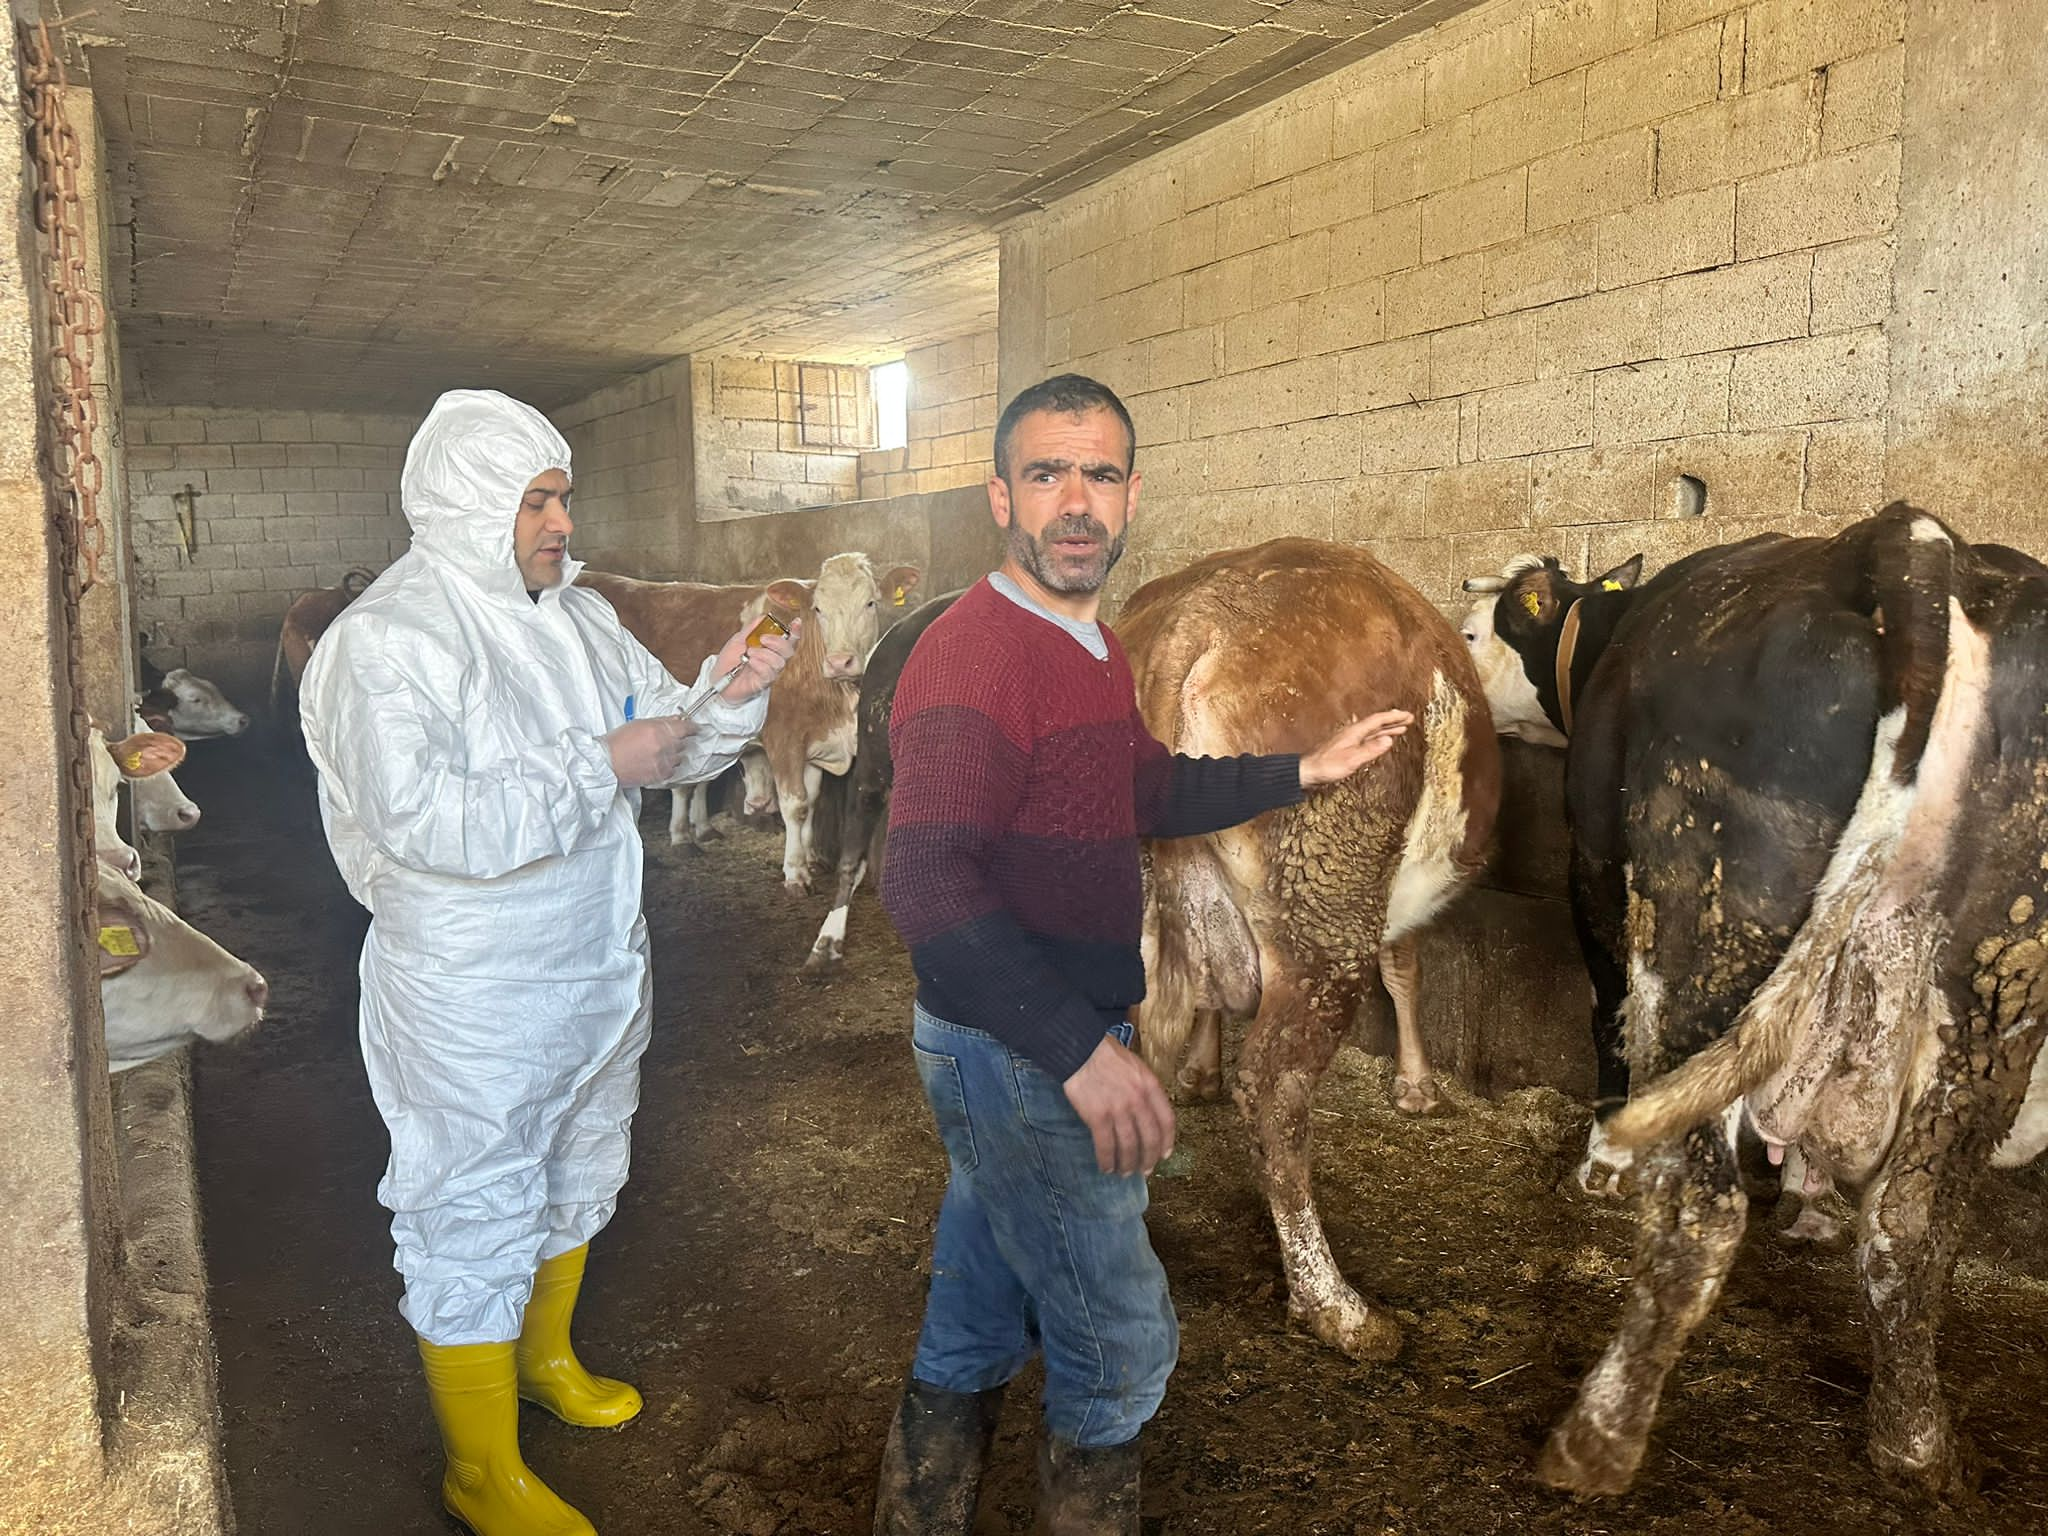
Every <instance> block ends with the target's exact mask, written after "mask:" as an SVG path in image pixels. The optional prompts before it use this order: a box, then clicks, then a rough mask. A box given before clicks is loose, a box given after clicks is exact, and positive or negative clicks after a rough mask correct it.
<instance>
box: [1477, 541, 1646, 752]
mask: <svg viewBox="0 0 2048 1536" xmlns="http://www.w3.org/2000/svg"><path fill="white" fill-rule="evenodd" d="M1642 574H1643V557H1642V556H1641V555H1635V556H1633V557H1631V558H1630V559H1628V560H1625V561H1623V562H1622V563H1621V564H1620V565H1617V566H1616V567H1615V568H1614V569H1613V570H1611V571H1608V572H1607V573H1606V574H1605V575H1603V576H1599V577H1596V578H1595V579H1594V580H1592V581H1586V582H1579V581H1573V580H1572V579H1571V577H1570V576H1569V575H1567V574H1566V572H1565V569H1564V566H1563V565H1562V564H1561V563H1560V562H1559V561H1558V559H1557V557H1556V556H1554V555H1518V556H1516V557H1515V558H1514V559H1513V560H1510V561H1509V562H1508V564H1507V567H1506V568H1505V569H1504V570H1503V571H1502V572H1501V573H1500V575H1498V576H1474V577H1471V578H1470V579H1468V580H1467V581H1466V582H1465V590H1466V591H1467V592H1471V593H1474V594H1475V595H1477V597H1478V601H1476V602H1475V603H1473V605H1472V609H1471V611H1470V612H1469V613H1467V614H1466V615H1465V622H1464V624H1463V625H1462V626H1461V631H1462V633H1463V635H1464V638H1465V644H1466V646H1467V647H1469V648H1470V650H1471V652H1472V661H1473V664H1474V665H1475V666H1477V667H1478V669H1479V681H1480V684H1481V686H1483V687H1484V688H1485V690H1486V702H1487V705H1488V707H1489V708H1490V709H1491V710H1492V711H1493V728H1494V729H1495V730H1496V731H1498V732H1500V734H1501V735H1503V736H1514V737H1519V738H1520V739H1521V740H1523V741H1533V742H1536V743H1538V744H1539V745H1542V746H1548V747H1561V746H1563V745H1565V742H1566V738H1567V736H1568V735H1569V722H1570V719H1571V698H1572V691H1573V689H1574V688H1575V687H1576V686H1577V685H1578V684H1580V683H1583V682H1584V681H1585V677H1586V674H1587V672H1588V671H1590V670H1591V667H1592V663H1593V661H1594V659H1595V657H1596V656H1597V654H1598V653H1597V650H1596V649H1595V648H1593V647H1586V648H1583V649H1582V648H1580V647H1579V646H1578V645H1577V643H1576V640H1577V634H1578V630H1579V624H1580V620H1579V619H1578V617H1576V615H1577V614H1578V613H1579V612H1580V611H1581V609H1580V605H1581V604H1582V603H1583V602H1586V601H1588V600H1593V601H1596V602H1598V601H1601V600H1603V599H1605V598H1609V597H1612V596H1614V595H1615V594H1621V593H1626V592H1628V591H1629V590H1630V589H1631V588H1633V587H1634V586H1635V584H1636V582H1637V581H1638V580H1639V579H1640V578H1641V576H1642ZM1610 628H1611V620H1610V621H1609V622H1608V624H1607V625H1606V626H1605V627H1603V629H1602V631H1601V634H1602V638H1603V640H1604V637H1605V634H1606V632H1607V630H1608V629H1610ZM1560 658H1562V660H1563V662H1564V668H1565V670H1564V676H1563V678H1562V679H1560V676H1559V665H1558V664H1559V660H1560Z"/></svg>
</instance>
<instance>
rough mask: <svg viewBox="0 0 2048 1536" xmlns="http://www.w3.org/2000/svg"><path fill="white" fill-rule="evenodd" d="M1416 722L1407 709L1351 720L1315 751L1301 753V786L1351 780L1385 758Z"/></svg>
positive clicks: (1314, 785)
mask: <svg viewBox="0 0 2048 1536" xmlns="http://www.w3.org/2000/svg"><path fill="white" fill-rule="evenodd" d="M1414 723H1415V717H1414V716H1413V715H1411V714H1409V713H1408V711H1407V710H1405V709H1383V710H1381V711H1380V712H1379V713H1378V714H1376V715H1367V716H1366V717H1365V718H1364V719H1363V720H1354V721H1352V722H1351V723H1350V724H1349V725H1347V726H1345V727H1344V728H1343V729H1342V730H1340V731H1338V732H1337V734H1336V735H1334V736H1332V737H1331V738H1330V739H1329V740H1328V741H1326V742H1324V743H1323V744H1322V745H1321V746H1320V747H1317V748H1316V749H1315V751H1313V752H1305V753H1303V754H1302V759H1301V787H1302V788H1303V789H1314V788H1315V787H1316V786H1317V785H1318V784H1334V783H1336V782H1337V781H1338V780H1339V779H1348V778H1350V777H1351V775H1352V774H1354V773H1356V772H1358V770H1359V769H1361V768H1363V767H1364V766H1365V765H1366V764H1367V763H1369V762H1371V761H1372V760H1373V759H1374V758H1376V757H1380V756H1382V755H1384V754H1385V753H1386V751H1387V749H1388V748H1390V747H1392V746H1393V744H1394V743H1395V742H1397V741H1399V740H1400V739H1401V737H1402V735H1403V734H1404V733H1406V731H1407V729H1408V727H1409V726H1411V725H1413V724H1414Z"/></svg>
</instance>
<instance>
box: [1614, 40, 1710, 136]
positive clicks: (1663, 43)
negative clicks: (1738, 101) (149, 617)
mask: <svg viewBox="0 0 2048 1536" xmlns="http://www.w3.org/2000/svg"><path fill="white" fill-rule="evenodd" d="M1720 86H1721V24H1720V23H1719V22H1718V21H1714V22H1708V23H1706V24H1705V25H1703V26H1698V27H1691V28H1688V29H1687V30H1686V31H1683V32H1677V33H1673V34H1672V35H1670V36H1668V37H1660V38H1657V39H1655V40H1654V41H1650V42H1644V43H1641V44H1638V45H1637V46H1636V47H1633V48H1630V49H1629V50H1628V51H1626V52H1625V53H1617V54H1614V55H1612V56H1610V57H1608V58H1604V59H1601V60H1600V61H1599V62H1598V63H1596V64H1593V65H1591V66H1590V67H1589V68H1588V69H1587V70H1586V137H1587V138H1589V139H1598V138H1602V137H1605V136H1606V135H1608V134H1611V133H1619V132H1620V131H1621V130H1622V129H1624V128H1633V127H1635V126H1636V125H1637V124H1638V123H1649V122H1655V121H1656V120H1657V119H1659V118H1664V117H1671V116H1673V115H1675V114H1676V113H1679V112H1683V111H1685V110H1686V109H1687V108H1688V107H1696V106H1699V105H1700V104H1701V103H1703V102H1709V101H1712V100H1713V99H1714V96H1715V94H1716V93H1717V92H1718V91H1719V90H1720Z"/></svg>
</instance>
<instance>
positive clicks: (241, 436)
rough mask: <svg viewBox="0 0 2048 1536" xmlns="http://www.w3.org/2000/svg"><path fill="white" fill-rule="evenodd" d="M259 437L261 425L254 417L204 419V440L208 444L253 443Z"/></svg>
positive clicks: (212, 417)
mask: <svg viewBox="0 0 2048 1536" xmlns="http://www.w3.org/2000/svg"><path fill="white" fill-rule="evenodd" d="M260 436H262V425H261V423H260V422H259V421H258V419H257V418H256V417H255V416H209V417H207V418H206V440H207V441H208V442H209V443H253V442H255V441H256V439H257V438H258V437H260Z"/></svg>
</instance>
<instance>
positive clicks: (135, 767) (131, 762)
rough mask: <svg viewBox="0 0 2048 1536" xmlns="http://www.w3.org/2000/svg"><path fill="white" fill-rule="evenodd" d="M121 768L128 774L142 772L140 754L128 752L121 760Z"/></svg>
mask: <svg viewBox="0 0 2048 1536" xmlns="http://www.w3.org/2000/svg"><path fill="white" fill-rule="evenodd" d="M121 766H122V767H123V768H125V769H127V770H128V771H129V772H130V773H140V772H142V754H141V753H140V752H130V753H129V754H128V755H127V756H126V757H124V758H122V759H121Z"/></svg>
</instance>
